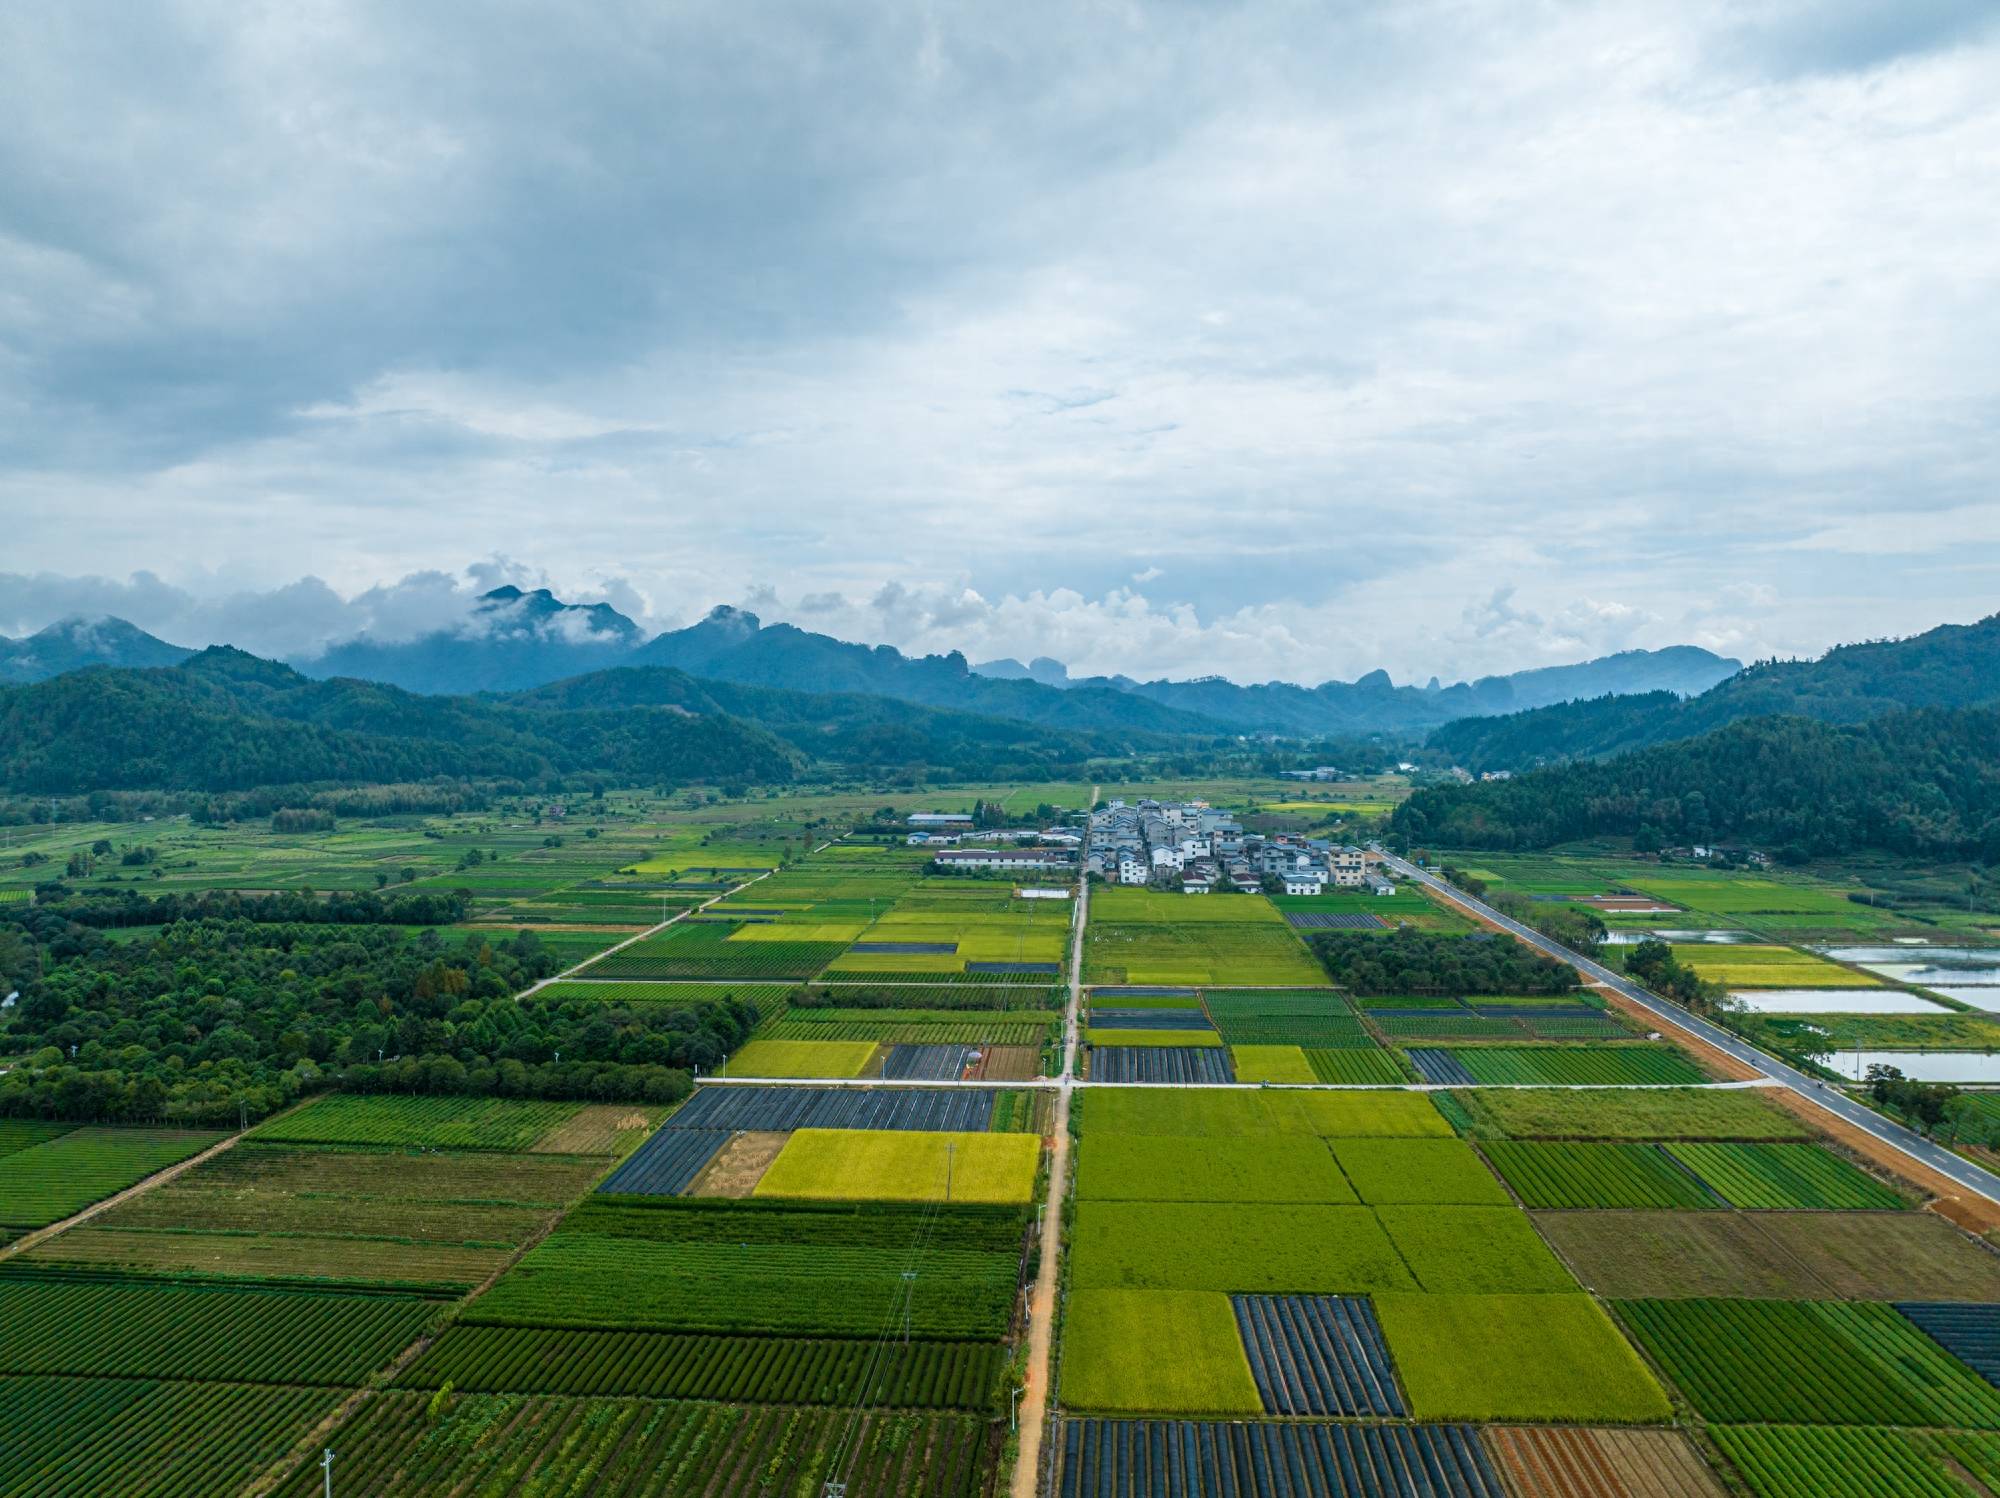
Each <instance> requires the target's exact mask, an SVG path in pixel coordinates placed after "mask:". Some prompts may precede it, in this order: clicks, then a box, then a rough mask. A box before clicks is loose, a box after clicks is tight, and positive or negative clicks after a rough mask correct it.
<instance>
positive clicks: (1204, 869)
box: [1083, 800, 1396, 895]
mask: <svg viewBox="0 0 2000 1498" xmlns="http://www.w3.org/2000/svg"><path fill="white" fill-rule="evenodd" d="M1083 868H1084V872H1085V873H1087V874H1097V875H1099V876H1101V877H1103V878H1105V879H1110V880H1115V881H1116V882H1118V883H1119V884H1173V885H1177V886H1178V887H1179V888H1181V889H1182V890H1184V891H1186V892H1187V893H1188V894H1191V895H1205V894H1207V893H1208V892H1209V891H1210V890H1213V889H1214V888H1215V887H1216V886H1217V885H1218V884H1220V883H1221V882H1223V881H1224V880H1227V881H1228V882H1229V884H1230V885H1231V886H1233V887H1234V888H1236V889H1246V890H1248V889H1261V888H1263V885H1264V881H1265V879H1267V878H1270V879H1276V880H1282V881H1283V883H1284V886H1285V893H1286V894H1288V895H1317V894H1320V893H1322V892H1323V891H1324V890H1325V889H1326V888H1327V887H1328V886H1329V885H1331V886H1333V887H1334V888H1336V889H1370V890H1373V891H1374V892H1375V893H1377V894H1393V893H1394V892H1395V888H1396V886H1395V885H1394V884H1393V883H1391V882H1390V881H1389V879H1388V878H1386V877H1385V876H1384V875H1383V873H1382V872H1381V867H1380V860H1379V859H1378V858H1377V857H1376V856H1375V855H1374V854H1370V853H1365V852H1363V851H1362V850H1361V849H1359V848H1354V847H1347V846H1343V845H1341V844H1337V843H1333V842H1330V841H1328V840H1327V839H1325V838H1307V837H1292V836H1289V835H1287V834H1283V833H1278V834H1273V835H1270V836H1264V835H1261V834H1258V833H1254V832H1245V831H1244V830H1243V827H1242V825H1241V824H1240V823H1238V822H1237V821H1235V820H1234V819H1233V818H1232V817H1230V815H1229V814H1228V813H1227V812H1223V811H1218V810H1217V809H1216V808H1214V807H1212V806H1209V805H1208V804H1207V803H1205V802H1201V801H1186V802H1175V801H1151V800H1146V801H1140V802H1138V803H1136V804H1131V805H1128V804H1127V803H1126V802H1124V801H1113V802H1111V803H1110V804H1109V805H1108V806H1103V807H1099V808H1098V809H1097V810H1095V811H1093V812H1092V813H1091V814H1090V851H1089V853H1088V854H1087V855H1085V858H1084V863H1083Z"/></svg>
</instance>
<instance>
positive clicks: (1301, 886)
mask: <svg viewBox="0 0 2000 1498" xmlns="http://www.w3.org/2000/svg"><path fill="white" fill-rule="evenodd" d="M1325 888H1326V876H1325V875H1324V874H1322V873H1320V871H1319V870H1318V869H1309V870H1306V871H1304V872H1300V873H1291V874H1287V875H1285V893H1286V894H1288V895H1317V894H1319V893H1321V892H1322V891H1323V890H1325Z"/></svg>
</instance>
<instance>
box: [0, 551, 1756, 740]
mask: <svg viewBox="0 0 2000 1498" xmlns="http://www.w3.org/2000/svg"><path fill="white" fill-rule="evenodd" d="M192 654H193V652H192V651H190V650H188V649H186V648H184V647H179V646H174V645H170V644H168V643H166V642H165V641H162V640H158V639H155V638H154V637H153V636H151V635H149V634H147V633H145V632H144V631H143V630H140V629H137V628H135V627H134V626H132V625H130V624H127V623H125V622H124V621H122V620H117V619H106V620H98V621H82V620H66V621H63V622H62V623H59V624H55V625H51V626H50V627H49V628H48V629H45V630H43V631H41V632H40V633H39V634H36V635H32V636H29V637H28V638H26V639H22V640H5V639H0V681H12V682H32V681H40V680H45V679H47V678H49V677H51V676H57V675H61V674H63V673H64V672H67V671H72V670H76V669H78V668H79V667H81V666H85V665H92V664H100V665H112V666H165V665H172V664H175V663H177V662H180V661H183V660H186V659H188V658H189V657H190V656H191V655H192ZM289 664H290V665H292V666H293V667H295V668H296V669H297V670H298V671H300V672H302V673H303V674H305V675H308V676H312V677H316V678H320V679H330V678H336V677H339V678H354V679H357V680H361V681H372V682H380V683H383V684H386V685H390V686H396V687H401V688H403V689H404V690H406V691H409V692H416V693H424V694H431V695H466V694H472V693H482V692H486V693H506V692H517V691H522V690H526V689H531V688H535V687H541V686H546V685H548V684H550V683H552V682H557V681H563V680H567V679H570V678H573V677H577V676H582V675H588V674H590V673H593V672H597V671H602V670H606V669H610V668H614V667H633V668H649V667H663V668H669V669H673V670H677V671H681V672H684V673H686V674H687V675H688V676H690V677H695V678H700V679H702V680H704V681H708V682H715V683H731V684H735V685H738V686H747V687H768V688H777V689H782V690H787V691H804V692H812V693H818V694H826V693H835V694H849V695H854V694H858V695H864V696H869V697H881V698H889V699H892V700H894V701H898V702H904V703H910V704H915V705H919V706H923V707H929V708H937V709H944V710H949V711H952V712H958V713H970V714H974V715H977V716H980V717H985V718H1000V719H1009V720H1014V721H1017V722H1023V723H1032V724H1035V725H1037V726H1040V727H1043V728H1048V729H1058V730H1071V731H1078V732H1085V733H1098V732H1105V733H1127V734H1131V733H1139V734H1160V735H1209V736H1212V735H1222V734H1227V735H1236V734H1277V735H1284V736H1290V737H1326V736H1339V735H1347V736H1353V735H1366V734H1384V735H1397V736H1405V737H1408V736H1415V735H1420V734H1423V733H1425V732H1428V731H1429V730H1431V729H1435V728H1437V727H1440V726H1442V725H1443V724H1446V723H1448V722H1451V721H1452V720H1454V719H1457V718H1463V717H1468V716H1476V715H1488V714H1496V713H1510V712H1515V711H1518V710H1521V709H1524V708H1536V707H1542V706H1546V705H1548V704H1552V703H1560V702H1564V701H1568V700H1571V699H1575V698H1579V697H1595V696H1600V695H1603V694H1605V693H1634V692H1646V691H1653V690H1661V691H1667V692H1672V693H1675V694H1678V695H1687V694H1692V693H1697V692H1701V691H1704V690H1705V689H1707V688H1709V687H1711V686H1713V685H1714V684H1715V683H1717V682H1719V681H1722V680H1724V679H1726V678H1727V677H1729V676H1730V675H1732V674H1733V673H1734V672H1736V671H1737V670H1738V669H1739V666H1740V663H1739V662H1737V661H1734V660H1731V659H1728V658H1726V657H1722V656H1718V655H1715V654H1713V653H1711V652H1709V651H1706V650H1702V649H1699V648H1697V647H1694V646H1674V647H1671V648H1669V649H1665V650H1654V651H1643V650H1633V651H1624V652H1621V653H1619V654H1617V655H1611V656H1606V657H1603V658H1601V659H1599V660H1594V661H1586V662H1583V663H1581V664H1578V665H1571V666H1555V667H1544V668H1540V669H1537V670H1531V671H1521V672H1516V673H1513V674H1512V675H1507V676H1488V677H1482V678H1480V679H1479V680H1477V681H1473V682H1470V683H1465V682H1461V683H1458V684H1456V685H1453V686H1448V687H1447V686H1440V685H1439V684H1438V682H1437V681H1436V680H1435V679H1433V680H1432V681H1431V682H1430V683H1429V684H1428V685H1426V686H1424V687H1413V686H1400V687H1399V686H1396V685H1395V684H1394V683H1393V682H1391V680H1390V679H1389V676H1388V674H1387V673H1386V672H1382V671H1372V672H1369V673H1368V674H1367V675H1365V676H1362V677H1361V678H1359V679H1358V680H1355V681H1352V682H1342V681H1327V682H1322V683H1320V684H1319V685H1318V686H1315V687H1303V686H1295V685H1292V684H1290V683H1286V682H1267V683H1262V684H1257V685H1249V686H1245V685H1239V684H1237V683H1235V682H1231V681H1227V680H1225V679H1223V678H1221V677H1207V678H1201V679H1198V680H1193V681H1167V680H1156V681H1144V682H1142V681H1135V680H1133V679H1132V678H1130V677H1126V676H1095V677H1083V678H1075V677H1072V676H1070V674H1069V671H1068V668H1067V667H1065V666H1064V665H1063V664H1062V663H1061V662H1060V661H1055V660H1052V659H1049V658H1047V657H1039V658H1037V659H1036V660H1034V661H1033V662H1031V663H1030V664H1029V665H1027V666H1022V665H1021V664H1020V663H1019V662H1016V661H1006V660H1003V661H990V662H985V663H983V664H981V665H979V666H977V667H975V666H972V665H970V664H968V663H967V661H966V659H965V657H964V656H963V655H962V654H960V653H959V652H957V651H951V652H949V653H947V654H944V655H926V656H907V655H904V654H903V653H902V652H901V651H899V650H896V649H895V648H894V647H892V646H888V645H874V646H870V645H858V644H853V643H851V642H848V641H844V640H837V639H834V638H833V637H831V636H829V635H823V634H816V633H813V632H811V631H808V630H802V629H799V628H798V627H796V626H795V625H790V624H770V625H767V624H765V623H763V621H761V620H760V619H758V617H757V616H756V615H755V614H752V613H749V612H746V611H744V610H741V609H736V608H730V607H727V606H723V607H719V608H716V609H713V610H711V611H710V612H709V614H708V615H707V616H706V617H705V618H703V619H702V620H700V621H699V622H698V623H696V624H693V625H690V626H688V627H687V628H685V629H677V630H669V631H667V632H665V633H663V634H658V635H654V636H652V637H651V638H647V636H646V633H645V631H644V630H643V629H642V628H641V627H640V626H639V625H638V624H636V623H635V622H634V621H633V620H631V619H629V618H627V617H626V616H625V615H623V614H621V613H619V612H618V611H617V610H616V609H613V608H612V607H610V606H609V605H608V604H594V605H580V604H570V603H565V602H563V601H562V600H560V599H558V598H556V597H554V596H553V595H552V594H551V593H550V592H549V591H548V590H547V589H536V590H534V591H524V590H522V589H520V588H515V587H504V588H497V589H495V590H493V591H492V592H490V593H487V594H484V595H483V596H482V597H481V598H480V599H479V601H478V603H477V604H476V606H475V607H474V609H473V611H472V612H471V614H470V615H469V616H468V617H467V618H466V620H465V621H464V622H463V623H462V624H461V625H459V626H458V627H457V628H455V629H452V630H446V631H438V632H435V633H432V634H428V635H425V636H422V637H420V638H417V639H414V640H407V641H394V642H389V641H378V640H373V639H368V638H361V639H355V640H349V641H345V642H342V643H340V644H337V645H334V646H331V647H329V648H328V649H327V650H325V651H324V652H323V653H321V654H319V655H317V656H312V657H306V658H295V659H293V660H292V661H291V662H289Z"/></svg>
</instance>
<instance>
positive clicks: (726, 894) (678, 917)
mask: <svg viewBox="0 0 2000 1498" xmlns="http://www.w3.org/2000/svg"><path fill="white" fill-rule="evenodd" d="M832 846H833V844H832V843H821V844H820V845H819V846H818V847H817V848H815V849H813V852H815V853H823V852H825V851H826V850H827V849H828V848H831V847H832ZM777 872H778V871H777V870H776V869H766V870H764V872H763V873H761V874H759V875H758V876H757V878H756V879H746V880H744V881H743V882H742V883H741V884H739V885H737V886H736V888H734V889H726V890H724V891H723V892H722V893H721V894H719V895H710V896H709V897H708V898H707V899H706V900H703V901H702V902H701V903H700V904H699V905H690V906H688V907H686V908H685V909H683V910H677V911H675V912H674V913H673V914H672V915H671V916H669V917H667V919H666V920H664V921H661V922H660V923H659V924H658V925H657V926H648V927H647V928H646V929H645V930H643V931H640V932H637V933H635V934H634V935H631V936H628V937H626V938H625V940H623V941H621V942H619V943H618V944H617V945H616V946H612V947H606V948H605V949H604V950H603V951H602V952H592V953H591V954H590V955H589V956H588V957H586V958H584V959H583V961H581V962H579V963H577V964H576V965H575V966H573V967H566V968H564V969H563V970H562V971H561V972H559V973H551V974H550V975H549V976H548V977H546V978H544V979H542V980H541V981H540V982H539V983H536V984H534V985H532V986H531V987H528V988H524V989H522V990H521V991H520V992H519V993H517V994H515V995H514V997H515V998H516V999H526V998H530V997H532V996H533V995H535V994H536V993H538V992H540V991H541V990H542V989H544V988H547V987H548V986H549V985H550V984H551V983H560V982H562V981H563V980H564V979H566V978H573V977H575V976H576V975H577V974H578V973H580V972H582V971H583V970H584V969H585V968H587V967H589V966H590V965H591V964H592V963H593V962H597V961H600V960H602V959H603V958H606V957H609V956H610V955H611V954H612V953H613V952H622V951H624V950H625V949H626V948H627V947H629V946H631V945H632V944H633V943H634V942H641V941H644V940H645V939H646V938H647V937H649V936H658V935H659V934H660V933H661V932H662V931H664V930H666V929H667V927H669V926H672V925H676V924H678V923H679V922H681V921H684V920H686V919H687V918H688V917H689V916H691V915H700V914H701V913H702V912H703V911H704V910H706V909H708V907H709V906H711V905H713V904H714V903H715V902H716V901H718V900H727V899H730V898H732V897H734V896H736V895H740V894H742V893H743V891H744V890H746V889H748V888H749V887H750V886H751V885H753V884H755V883H756V882H757V879H769V878H770V877H771V876H772V875H773V874H775V873H777ZM548 929H550V930H552V931H553V930H557V929H559V928H557V927H554V926H551V927H549V928H548Z"/></svg>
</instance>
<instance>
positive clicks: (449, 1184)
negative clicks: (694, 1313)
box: [20, 1140, 610, 1292]
mask: <svg viewBox="0 0 2000 1498" xmlns="http://www.w3.org/2000/svg"><path fill="white" fill-rule="evenodd" d="M579 1142H589V1141H581V1140H580V1141H579ZM602 1142H604V1143H607V1144H609V1143H610V1141H609V1140H605V1141H602ZM604 1166H605V1161H604V1159H603V1158H602V1157H599V1156H593V1155H588V1154H578V1155H559V1154H530V1155H506V1154H499V1153H496V1152H493V1151H487V1150H463V1151H459V1150H451V1151H447V1150H440V1149H435V1148H428V1149H423V1150H413V1149H407V1148H406V1149H395V1148H380V1149H338V1148H334V1147H330V1146H317V1145H297V1146H295V1145H284V1144H266V1143H263V1142H261V1141H254V1140H251V1141H245V1142H243V1143H240V1144H238V1145H237V1146H235V1147H234V1148H233V1149H230V1150H226V1151H224V1152H223V1153H221V1154H218V1155H216V1156H214V1157H213V1158H211V1159H209V1160H208V1161H206V1162H204V1163H203V1164H202V1165H200V1166H198V1167H196V1168H195V1169H193V1170H191V1171H189V1172H187V1173H185V1174H183V1175H181V1176H179V1177H178V1178H176V1179H175V1180H173V1181H171V1182H169V1183H167V1184H165V1185H161V1186H157V1187H155V1188H153V1189H152V1190H150V1191H147V1192H145V1193H144V1194H142V1195H139V1196H137V1197H134V1198H132V1199H131V1200H130V1201H128V1202H126V1203H124V1204H122V1205H120V1206H117V1207H114V1208H113V1209H112V1210H111V1211H109V1212H106V1213H102V1214H100V1215H99V1216H97V1217H95V1218H93V1219H91V1221H90V1222H89V1223H87V1224H85V1225H82V1226H79V1227H74V1228H71V1229H70V1230H69V1231H67V1232H65V1233H62V1234H59V1235H58V1236H56V1237H55V1238H52V1239H50V1240H48V1241H47V1242H45V1243H43V1244H41V1245H40V1246H39V1247H37V1248H36V1249H34V1250H33V1251H32V1252H30V1253H28V1254H27V1255H25V1256H24V1257H23V1258H22V1259H21V1260H20V1263H22V1264H23V1265H28V1266H35V1267H57V1266H60V1267H64V1268H76V1269H82V1268H89V1269H93V1270H100V1271H101V1270H115V1271H118V1272H120V1273H127V1274H164V1275H172V1276H175V1277H195V1276H199V1277H203V1278H228V1279H244V1280H284V1281H315V1282H320V1283H326V1284H335V1283H345V1284H350V1285H357V1286H380V1285H388V1286H396V1287H399V1288H405V1289H419V1290H426V1291H443V1290H455V1291H459V1292H463V1291H467V1290H470V1289H471V1288H472V1287H473V1286H474V1285H476V1284H478V1283H479V1282H480V1281H482V1280H484V1279H486V1278H487V1277H488V1276H489V1275H491V1274H493V1273H496V1272H498V1271H499V1270H500V1269H502V1268H503V1267H505V1265H506V1263H507V1261H508V1259H509V1258H511V1257H512V1255H513V1253H514V1251H515V1250H516V1249H517V1248H519V1247H520V1246H521V1245H522V1244H523V1243H525V1242H526V1241H527V1239H528V1238H529V1237H531V1236H532V1235H533V1234H534V1233H536V1232H537V1231H539V1230H540V1229H542V1228H543V1227H545V1226H547V1225H548V1224H549V1223H550V1222H552V1221H554V1219H555V1216H556V1214H557V1213H559V1212H560V1211H561V1210H562V1209H563V1207H564V1206H565V1205H566V1204H567V1203H568V1202H570V1201H572V1200H574V1199H575V1198H576V1197H578V1196H581V1195H582V1194H583V1193H584V1192H585V1191H587V1190H588V1189H589V1188H590V1186H591V1183H592V1182H593V1181H594V1180H595V1179H596V1177H597V1176H598V1175H600V1174H601V1173H602V1172H603V1170H604Z"/></svg>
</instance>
